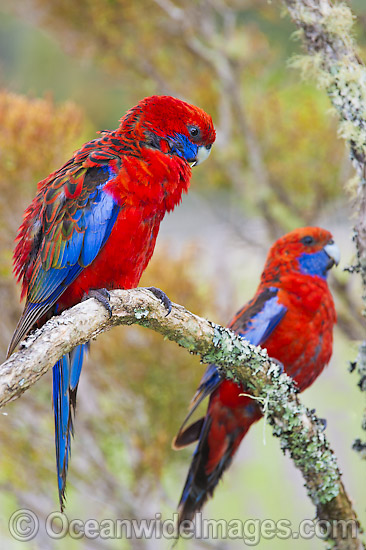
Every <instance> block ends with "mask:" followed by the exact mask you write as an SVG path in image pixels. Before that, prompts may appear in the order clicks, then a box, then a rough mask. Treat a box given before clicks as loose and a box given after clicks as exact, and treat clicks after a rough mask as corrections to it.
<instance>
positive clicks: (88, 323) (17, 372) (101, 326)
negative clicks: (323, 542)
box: [0, 289, 362, 550]
mask: <svg viewBox="0 0 366 550" xmlns="http://www.w3.org/2000/svg"><path fill="white" fill-rule="evenodd" d="M111 306H112V308H113V315H112V317H111V318H110V319H109V318H108V314H107V312H106V311H105V309H104V308H103V306H101V305H100V304H99V303H98V302H96V301H95V300H87V301H86V302H83V303H81V304H78V305H76V306H75V307H73V308H71V309H70V310H68V311H65V312H64V313H62V314H61V315H60V316H57V317H53V318H52V319H50V320H49V321H48V322H47V323H46V324H45V325H44V326H43V327H42V328H41V329H39V330H37V331H35V332H34V333H33V334H32V335H31V336H30V337H28V338H27V340H26V341H24V342H23V343H22V347H21V349H20V351H18V352H17V353H15V354H13V355H12V356H11V357H10V358H9V359H8V360H7V361H5V363H3V364H2V365H1V366H0V406H2V405H5V403H7V402H9V401H11V400H13V399H16V398H17V397H19V396H20V395H21V394H22V393H23V392H24V391H25V390H26V389H27V388H29V387H30V386H31V385H32V384H34V383H35V382H36V381H37V380H38V379H39V378H40V377H41V376H42V375H43V374H44V373H45V372H46V371H47V370H48V369H50V368H51V367H52V366H53V365H54V364H55V362H56V361H57V360H58V359H60V357H61V356H62V355H64V354H65V353H67V352H69V351H71V350H72V349H73V348H74V347H75V346H77V345H78V344H82V343H85V342H87V341H89V340H91V339H93V338H95V337H96V336H97V335H98V334H101V333H102V332H105V331H107V330H109V329H111V328H112V327H113V326H116V325H131V324H137V325H141V326H144V327H147V328H150V329H152V330H154V331H156V332H159V333H160V334H162V335H163V336H164V337H165V338H168V339H169V340H172V341H174V342H176V343H177V344H179V345H180V346H182V347H184V348H186V349H187V350H188V351H190V352H191V353H194V354H197V355H199V356H200V357H201V360H202V362H204V363H210V362H215V363H216V364H217V366H218V368H219V369H220V372H221V373H222V375H223V376H225V377H227V378H232V379H235V380H237V381H240V382H242V383H243V384H245V386H246V387H247V388H248V389H249V390H250V391H251V392H252V393H253V395H254V396H256V397H258V398H259V400H260V402H261V403H263V409H264V413H265V418H266V420H267V422H269V424H270V425H271V426H272V428H273V433H274V435H276V436H278V437H279V439H280V442H281V448H282V449H283V450H284V451H286V450H287V451H288V452H289V454H290V456H291V457H292V459H293V461H294V463H295V465H296V467H297V468H299V469H300V471H301V472H302V475H303V478H304V480H305V486H306V488H307V491H308V494H309V496H310V498H311V500H312V502H313V503H314V505H315V506H316V510H317V515H318V518H319V519H322V520H327V521H338V520H343V522H347V523H348V522H349V524H348V528H347V529H345V528H344V525H342V522H341V523H339V524H337V525H336V526H335V528H334V529H332V531H331V532H330V533H329V537H328V538H330V539H331V540H333V541H334V542H335V543H336V548H338V549H340V550H341V549H342V550H343V549H347V550H350V549H355V550H356V549H357V550H359V549H361V548H362V545H361V542H360V541H359V539H358V537H357V527H358V522H357V516H356V513H355V512H354V510H353V509H352V505H351V502H350V499H349V497H348V495H347V493H346V492H345V489H344V486H343V483H342V481H341V475H340V472H339V469H338V466H337V462H336V458H335V456H334V453H333V451H332V450H331V449H330V447H329V444H328V442H327V440H326V438H325V435H324V432H323V429H324V426H323V424H322V422H321V421H319V420H318V419H317V418H316V417H315V415H314V414H313V411H309V410H308V409H306V408H305V407H304V406H303V405H302V404H301V403H300V401H299V399H298V397H297V395H296V389H295V387H294V384H293V382H292V380H291V379H290V378H289V377H288V376H287V375H286V374H284V373H283V374H281V368H280V367H279V365H278V364H277V363H275V362H272V361H271V360H270V359H269V358H268V356H267V353H266V352H265V351H263V350H261V349H260V348H259V347H254V346H252V345H250V344H248V342H246V341H245V340H244V339H243V338H241V337H240V336H238V335H236V334H234V333H233V332H232V331H230V330H229V329H227V328H224V327H221V326H219V325H216V324H214V323H211V322H210V321H207V320H205V319H202V318H201V317H198V316H197V315H194V314H193V313H191V312H189V311H187V310H186V309H185V308H184V307H182V306H180V305H176V304H173V308H172V311H171V313H170V314H169V315H168V316H166V310H165V309H164V308H163V307H162V305H161V303H160V302H159V300H158V299H157V298H156V297H155V296H154V295H153V294H151V292H149V291H148V290H146V289H133V290H116V291H113V292H111ZM351 527H352V529H351Z"/></svg>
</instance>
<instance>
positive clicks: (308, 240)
mask: <svg viewBox="0 0 366 550" xmlns="http://www.w3.org/2000/svg"><path fill="white" fill-rule="evenodd" d="M301 242H302V243H303V244H307V245H310V244H313V243H314V239H313V237H311V236H310V235H307V236H306V237H303V238H302V239H301Z"/></svg>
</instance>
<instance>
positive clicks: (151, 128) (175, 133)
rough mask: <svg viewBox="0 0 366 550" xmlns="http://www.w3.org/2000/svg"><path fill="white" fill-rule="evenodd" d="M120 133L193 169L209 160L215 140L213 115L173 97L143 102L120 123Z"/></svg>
mask: <svg viewBox="0 0 366 550" xmlns="http://www.w3.org/2000/svg"><path fill="white" fill-rule="evenodd" d="M121 129H122V130H124V131H128V132H131V134H132V135H133V136H134V137H135V138H136V137H138V138H139V139H141V141H144V142H146V143H147V144H148V146H150V147H153V148H157V149H160V150H162V151H163V152H166V153H170V154H175V155H177V156H178V157H180V158H183V159H185V160H186V161H187V162H189V163H190V164H192V166H195V165H197V164H200V163H201V162H203V161H204V160H205V159H206V158H207V157H208V155H209V154H210V151H211V146H212V144H213V142H214V141H215V138H216V133H215V129H214V126H213V123H212V118H211V117H210V115H208V114H207V113H205V111H203V110H202V109H200V108H199V107H195V106H194V105H190V104H189V103H186V102H185V101H181V100H180V99H177V98H175V97H171V96H152V97H147V98H145V99H143V100H141V101H140V102H139V103H138V104H137V105H136V106H135V107H133V108H132V109H130V110H129V111H128V112H127V113H126V115H125V116H124V117H123V118H122V119H121Z"/></svg>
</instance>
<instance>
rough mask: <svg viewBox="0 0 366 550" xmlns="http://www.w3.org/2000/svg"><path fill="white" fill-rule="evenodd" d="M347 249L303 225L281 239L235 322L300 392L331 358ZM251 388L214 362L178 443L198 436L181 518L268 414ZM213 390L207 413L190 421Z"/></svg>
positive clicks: (176, 445)
mask: <svg viewBox="0 0 366 550" xmlns="http://www.w3.org/2000/svg"><path fill="white" fill-rule="evenodd" d="M339 259H340V254H339V250H338V248H337V246H336V245H335V244H334V241H333V239H332V235H331V234H330V233H329V232H328V231H325V230H324V229H320V228H318V227H304V228H301V229H297V230H295V231H292V232H291V233H288V234H287V235H285V236H283V237H281V238H280V239H279V240H278V241H277V242H275V244H274V245H273V246H272V248H271V249H270V251H269V254H268V257H267V261H266V264H265V266H264V270H263V273H262V276H261V281H260V284H259V286H258V289H257V292H256V293H255V295H254V298H252V300H250V302H248V303H247V304H246V305H245V306H244V307H243V308H242V309H241V310H239V312H238V313H237V314H236V315H235V317H234V318H233V319H232V321H231V322H230V323H229V325H228V326H229V328H231V329H232V330H233V331H234V332H236V333H237V334H240V335H241V336H243V337H244V338H246V339H247V340H249V342H250V343H251V344H253V345H258V346H262V347H263V348H266V349H267V351H268V355H269V356H270V357H273V358H274V359H276V360H278V361H280V362H281V363H282V365H283V367H284V370H285V372H286V373H287V374H288V375H289V376H291V377H292V378H293V379H294V380H295V382H296V384H297V386H298V388H299V390H300V391H303V390H305V389H306V388H307V387H309V386H310V385H311V384H312V383H313V382H314V380H315V379H316V378H317V377H318V376H319V374H320V373H321V372H322V370H323V369H324V367H325V365H327V363H328V362H329V360H330V358H331V355H332V342H333V325H334V324H335V322H336V312H335V309H334V304H333V299H332V295H331V293H330V291H329V288H328V285H327V281H326V277H327V273H328V270H329V269H330V268H331V267H332V266H333V265H334V264H338V262H339ZM243 393H247V394H248V393H250V390H248V388H246V387H244V386H243V385H237V384H235V383H234V382H232V381H230V380H227V379H225V378H221V376H220V375H219V373H218V370H217V368H216V366H215V365H209V366H208V367H207V369H206V372H205V374H204V376H203V378H202V380H201V383H200V385H199V387H198V390H197V392H196V394H195V396H194V398H193V400H192V403H191V408H190V411H189V414H188V415H187V417H186V419H185V421H184V423H183V425H182V427H181V429H180V431H179V433H178V435H177V436H176V438H175V440H174V441H173V448H174V449H180V448H182V447H185V446H186V445H188V444H190V443H192V442H194V441H196V440H198V444H197V447H196V450H195V452H194V454H193V459H192V462H191V465H190V468H189V472H188V476H187V480H186V483H185V487H184V489H183V493H182V496H181V499H180V503H179V523H180V524H181V523H182V522H183V521H184V520H191V519H192V518H193V517H194V514H195V513H196V512H197V511H199V510H200V509H201V508H202V506H203V505H204V503H205V502H206V500H207V499H208V498H209V497H210V496H212V495H213V492H214V489H215V487H216V485H217V484H218V482H219V479H220V478H221V476H222V474H223V472H224V471H225V470H226V469H227V468H228V467H229V466H230V464H231V461H232V458H233V456H234V454H235V453H236V451H237V449H238V447H239V445H240V442H241V440H242V439H243V437H244V436H245V434H246V433H247V431H248V430H249V428H250V426H251V425H252V424H253V423H254V422H256V421H257V420H259V419H260V418H261V416H262V413H261V410H260V407H259V405H258V404H257V403H256V402H255V400H253V399H251V398H250V397H247V396H243V395H242V394H243ZM208 395H210V400H209V404H208V408H207V413H206V416H205V417H203V418H200V419H199V420H197V421H196V422H194V423H193V424H191V425H190V426H189V427H188V428H186V429H184V426H185V424H186V422H187V420H188V418H189V417H190V416H191V414H192V413H193V411H194V410H195V409H196V408H197V407H198V405H199V404H200V402H201V401H202V400H203V399H204V398H205V397H207V396H208Z"/></svg>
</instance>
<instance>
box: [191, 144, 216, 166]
mask: <svg viewBox="0 0 366 550" xmlns="http://www.w3.org/2000/svg"><path fill="white" fill-rule="evenodd" d="M210 153H211V145H201V146H200V147H198V150H197V155H196V158H195V160H194V161H193V162H192V164H191V167H192V168H193V166H198V165H199V164H202V162H203V161H205V160H206V159H207V157H208V156H209V155H210Z"/></svg>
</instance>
